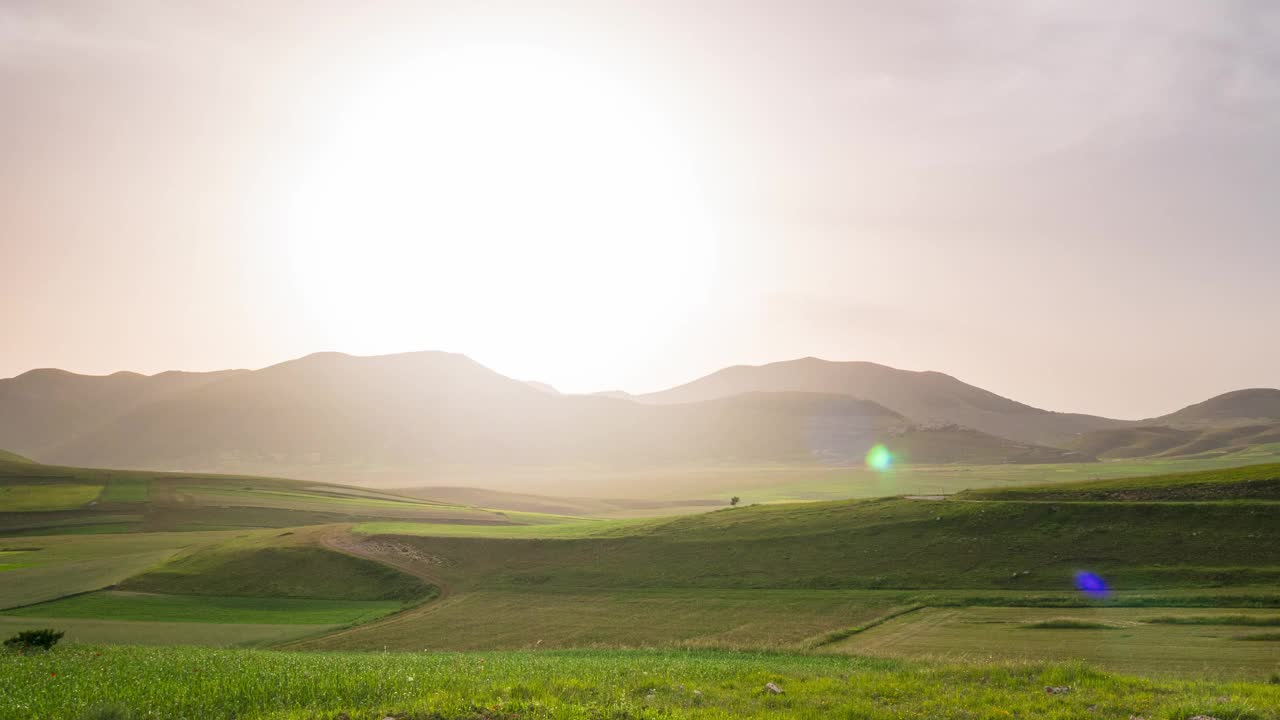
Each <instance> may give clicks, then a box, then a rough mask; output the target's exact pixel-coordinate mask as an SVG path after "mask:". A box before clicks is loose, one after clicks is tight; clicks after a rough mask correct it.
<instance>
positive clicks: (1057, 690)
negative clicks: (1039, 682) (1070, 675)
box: [1044, 685, 1071, 695]
mask: <svg viewBox="0 0 1280 720" xmlns="http://www.w3.org/2000/svg"><path fill="white" fill-rule="evenodd" d="M1044 691H1045V692H1047V693H1049V694H1050V695H1065V694H1067V693H1069V692H1071V687H1070V686H1069V685H1050V686H1048V687H1046V688H1045V689H1044Z"/></svg>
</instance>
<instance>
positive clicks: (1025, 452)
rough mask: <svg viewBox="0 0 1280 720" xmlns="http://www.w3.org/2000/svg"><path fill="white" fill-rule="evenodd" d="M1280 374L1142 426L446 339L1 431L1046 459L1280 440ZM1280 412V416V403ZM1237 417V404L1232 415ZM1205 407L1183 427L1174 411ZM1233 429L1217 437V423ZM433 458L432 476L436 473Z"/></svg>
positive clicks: (120, 445) (154, 461) (113, 401)
mask: <svg viewBox="0 0 1280 720" xmlns="http://www.w3.org/2000/svg"><path fill="white" fill-rule="evenodd" d="M1276 397H1280V391H1276V390H1245V391H1240V392H1238V393H1228V394H1226V395H1223V396H1220V397H1219V398H1212V399H1210V400H1209V401H1206V402H1205V403H1200V404H1197V405H1193V406H1190V407H1188V408H1185V409H1184V410H1181V411H1178V412H1177V413H1172V414H1170V415H1168V416H1163V417H1162V418H1158V419H1157V420H1156V421H1152V422H1149V423H1134V422H1128V421H1122V420H1112V419H1109V418H1101V417H1095V416H1090V415H1075V414H1064V413H1054V412H1050V411H1047V410H1041V409H1039V408H1034V407H1031V406H1028V405H1025V404H1023V403H1018V402H1016V401H1013V400H1010V399H1008V398H1004V397H1001V396H999V395H996V394H994V393H991V392H988V391H986V390H983V389H981V388H978V387H975V386H972V385H968V384H966V383H964V382H961V381H960V380H957V379H956V378H954V377H951V376H949V375H945V374H943V373H937V372H909V371H904V370H897V369H894V368H890V367H887V366H883V365H876V364H874V363H866V362H829V361H825V360H818V359H816V358H804V359H801V360H794V361H787V362H780V363H771V364H769V365H763V366H758V367H753V366H738V367H732V368H726V369H725V370H722V371H719V372H717V373H713V374H711V375H709V376H707V377H704V378H701V379H699V380H695V381H693V382H691V383H688V384H685V385H682V386H679V387H676V388H672V389H670V390H667V391H663V392H660V393H652V394H649V395H643V396H630V395H625V394H620V393H619V394H613V393H608V394H596V395H572V394H561V393H557V392H555V391H554V390H553V389H552V388H550V386H547V385H545V384H543V383H538V382H528V381H520V380H515V379H512V378H509V377H505V376H503V375H501V374H499V373H496V372H494V371H492V370H490V369H488V368H486V367H484V366H482V365H480V364H479V363H476V362H475V361H473V360H471V359H470V358H468V357H466V356H464V355H458V354H453V353H444V352H419V353H404V354H400V355H382V356H370V357H358V356H351V355H345V354H342V353H316V354H313V355H308V356H306V357H303V358H298V359H296V360H290V361H287V362H283V363H279V364H277V365H273V366H270V367H267V368H263V369H261V370H229V371H222V372H214V373H177V372H174V373H161V374H159V375H153V376H143V375H138V374H135V373H116V374H114V375H109V376H84V375H75V374H73V373H67V372H65V371H59V370H37V371H32V372H29V373H24V374H23V375H20V376H18V377H15V378H10V379H8V380H0V447H4V448H6V449H9V450H12V451H13V452H16V453H21V454H22V455H25V456H30V457H32V458H33V459H35V460H38V461H41V462H49V463H61V464H66V465H81V466H100V467H120V468H132V469H158V470H182V471H207V472H235V473H262V474H277V475H279V474H294V475H295V476H299V477H306V476H307V474H308V473H309V472H311V470H310V469H323V470H324V471H325V473H324V475H323V477H326V478H332V477H335V474H337V475H338V476H345V475H346V474H348V473H350V474H352V475H355V474H359V473H360V472H362V471H364V470H367V469H370V468H376V469H394V470H396V471H400V470H405V471H407V472H408V473H409V474H410V475H415V476H416V474H418V473H419V471H422V472H424V473H426V471H428V470H430V471H432V472H431V473H426V474H424V475H422V476H421V479H422V481H423V483H424V484H427V483H429V482H432V481H435V482H437V483H438V482H439V481H440V480H445V479H448V477H449V472H450V469H451V468H455V469H456V468H473V467H483V468H510V467H544V468H546V467H553V468H554V467H569V466H574V467H595V468H644V467H657V466H681V467H712V466H719V467H725V466H728V467H735V466H752V465H769V464H779V463H788V464H789V463H808V464H816V465H825V466H840V467H843V466H849V465H860V464H861V463H862V460H863V458H864V455H865V454H866V453H867V451H868V450H869V449H870V448H871V447H872V446H874V445H876V444H884V445H887V446H888V447H889V449H890V450H891V451H892V452H893V453H894V454H895V455H896V456H897V458H898V459H899V460H900V461H905V462H917V463H969V464H997V463H1010V462H1013V463H1042V462H1080V461H1091V460H1093V459H1095V457H1130V456H1140V455H1144V454H1145V455H1154V454H1169V453H1175V454H1176V453H1183V452H1193V451H1194V452H1200V451H1202V448H1205V447H1208V446H1217V447H1226V448H1238V447H1240V446H1242V445H1247V444H1249V443H1252V442H1263V441H1271V440H1270V438H1272V434H1271V428H1270V427H1269V422H1270V421H1264V422H1254V424H1253V426H1250V427H1253V428H1254V429H1253V430H1245V429H1243V428H1244V426H1245V423H1242V422H1241V423H1236V425H1237V426H1239V427H1240V428H1242V429H1238V430H1234V431H1232V432H1233V433H1234V434H1231V433H1228V434H1226V435H1224V434H1223V433H1222V432H1220V430H1221V428H1219V427H1217V425H1220V424H1222V423H1223V422H1227V421H1228V420H1230V419H1231V418H1234V417H1235V416H1236V415H1238V414H1240V413H1254V414H1257V413H1263V414H1265V413H1271V412H1280V411H1276V410H1274V409H1273V408H1274V406H1273V404H1272V401H1273V400H1274V399H1275V398H1276ZM1278 417H1280V416H1278ZM1224 418H1225V419H1224ZM1165 422H1168V423H1175V422H1182V423H1189V424H1191V425H1194V426H1195V427H1196V428H1198V429H1197V430H1196V432H1205V433H1207V434H1206V435H1205V436H1204V437H1200V436H1199V435H1197V434H1195V433H1194V432H1191V431H1190V430H1178V432H1177V433H1170V432H1167V431H1166V430H1163V429H1158V430H1149V429H1144V428H1146V427H1147V426H1148V425H1149V426H1151V427H1159V428H1167V427H1170V426H1166V425H1165V424H1164V423H1165ZM1215 433H1216V434H1215ZM432 473H434V474H432Z"/></svg>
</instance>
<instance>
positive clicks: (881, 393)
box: [639, 358, 1127, 446]
mask: <svg viewBox="0 0 1280 720" xmlns="http://www.w3.org/2000/svg"><path fill="white" fill-rule="evenodd" d="M745 392H818V393H836V394H842V395H850V396H853V397H859V398H864V399H867V400H872V401H874V402H877V403H879V404H881V405H883V406H885V407H887V408H890V409H891V410H893V411H895V412H898V413H901V414H902V415H905V416H906V417H909V418H911V419H912V420H914V421H916V422H918V423H943V424H954V425H960V426H964V427H970V428H974V429H977V430H981V431H982V432H985V433H988V434H991V435H996V436H999V437H1006V438H1010V439H1013V440H1018V441H1020V442H1026V443H1036V444H1041V445H1059V446H1061V445H1064V444H1066V443H1068V442H1069V441H1070V440H1071V439H1072V438H1074V437H1075V436H1077V435H1079V434H1080V433H1083V432H1088V431H1090V430H1098V429H1102V428H1109V427H1118V426H1122V425H1125V424H1127V423H1126V422H1125V421H1122V420H1111V419H1109V418H1103V417H1096V416H1093V415H1078V414H1072V413H1056V412H1050V411H1048V410H1041V409H1039V408H1034V407H1031V406H1030V405H1024V404H1022V403H1020V402H1016V401H1014V400H1010V399H1008V398H1004V397H1001V396H999V395H996V394H995V393H992V392H989V391H987V390H983V389H982V388H978V387H974V386H973V385H969V384H967V383H964V382H961V381H960V380H957V379H956V378H954V377H951V376H950V375H944V374H943V373H939V372H911V371H907V370H898V369H896V368H891V367H887V366H884V365H877V364H875V363H869V362H830V361H827V360H820V359H818V358H803V359H800V360H790V361H785V362H776V363H770V364H768V365H758V366H754V365H739V366H735V367H730V368H725V369H724V370H720V371H718V372H714V373H712V374H710V375H707V376H706V377H703V378H700V379H698V380H694V381H693V382H690V383H688V384H685V385H681V386H679V387H675V388H672V389H670V390H664V391H662V392H657V393H651V394H649V395H643V396H640V397H639V399H640V400H642V401H644V402H650V403H688V402H699V401H705V400H710V399H714V398H721V397H727V396H731V395H737V394H740V393H745Z"/></svg>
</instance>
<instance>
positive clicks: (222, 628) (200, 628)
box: [0, 615, 342, 718]
mask: <svg viewBox="0 0 1280 720" xmlns="http://www.w3.org/2000/svg"><path fill="white" fill-rule="evenodd" d="M50 626H54V627H56V628H57V629H58V630H61V631H63V632H65V633H66V634H67V635H66V637H65V638H64V639H63V640H62V643H63V645H64V646H66V647H67V648H69V649H70V648H74V647H75V646H77V645H147V646H156V645H198V646H203V647H273V646H275V645H279V644H281V643H287V642H292V641H295V640H298V639H301V638H306V637H309V636H311V635H316V634H325V633H329V632H334V631H336V630H340V629H341V628H342V625H299V624H297V623H277V624H253V623H249V624H245V623H193V622H139V621H134V620H106V619H102V618H58V619H56V620H43V619H35V618H26V617H9V616H6V615H0V635H3V636H4V637H6V638H7V637H10V636H12V635H14V634H16V633H19V632H22V631H23V630H31V629H33V628H35V627H50ZM0 717H3V718H8V717H11V716H9V715H5V714H4V712H3V711H0ZM50 717H56V716H50Z"/></svg>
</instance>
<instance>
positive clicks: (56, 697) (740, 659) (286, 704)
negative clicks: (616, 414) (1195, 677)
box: [0, 647, 1280, 720]
mask: <svg viewBox="0 0 1280 720" xmlns="http://www.w3.org/2000/svg"><path fill="white" fill-rule="evenodd" d="M0 676H3V677H4V678H6V682H5V683H3V684H0V714H2V715H3V716H5V717H31V718H54V717H57V718H75V717H77V716H79V715H80V714H81V713H83V712H85V711H86V710H90V709H93V708H104V707H111V706H113V705H114V706H116V707H117V708H118V709H119V710H120V712H121V713H122V714H123V715H124V716H126V717H128V716H129V714H135V713H136V714H137V716H139V717H141V716H143V714H144V713H145V716H147V717H199V718H232V717H235V718H239V719H241V720H301V719H303V718H307V719H308V720H312V719H314V718H317V717H325V718H328V717H333V716H336V715H337V714H338V713H347V714H348V715H349V716H350V717H351V718H352V720H377V719H378V718H382V717H386V716H395V717H411V718H415V719H422V720H426V719H427V718H432V719H434V720H454V719H464V718H465V719H468V720H479V719H480V718H486V719H488V720H515V718H584V719H585V718H593V719H597V720H613V719H616V720H622V719H623V718H627V719H634V718H658V717H665V718H683V717H703V718H765V717H768V718H829V717H858V718H867V719H868V720H889V719H890V718H893V719H894V720H897V719H899V718H903V717H922V718H923V717H928V718H938V719H950V718H955V719H957V720H959V719H961V718H963V719H965V720H971V719H974V718H1009V717H1043V718H1068V717H1122V718H1123V717H1130V716H1142V717H1152V718H1178V719H1181V718H1188V717H1190V716H1192V715H1196V714H1207V715H1211V716H1213V717H1218V718H1237V719H1245V718H1247V719H1250V720H1274V719H1275V718H1277V717H1280V687H1276V686H1267V685H1261V684H1252V685H1251V684H1239V683H1237V684H1223V683H1212V682H1180V681H1167V680H1165V681H1152V680H1138V679H1133V678H1128V677H1122V676H1116V675H1110V674H1106V673H1101V672H1097V671H1092V670H1088V669H1085V668H1083V667H1081V666H1079V665H1042V664H982V663H967V664H965V665H963V666H957V665H936V664H920V663H904V662H899V661H893V660H878V659H877V660H873V659H851V658H844V657H822V656H789V655H777V654H763V655H755V654H741V653H732V654H730V653H714V652H705V651H703V652H617V651H577V652H540V653H520V652H517V653H481V654H446V655H437V654H427V655H424V654H394V653H393V654H304V653H283V652H269V653H268V652H260V651H243V650H242V651H219V650H201V649H190V648H185V649H143V648H118V647H109V648H97V649H95V648H84V649H67V650H58V651H55V652H53V653H49V654H41V655H29V656H25V657H20V656H16V655H11V654H10V655H0ZM766 683H775V684H777V685H778V686H780V687H781V688H782V689H783V691H784V692H783V694H780V695H775V694H771V693H769V692H767V691H766V690H765V684H766ZM1046 687H1068V688H1070V690H1069V691H1068V692H1065V693H1062V694H1050V693H1046V692H1045V688H1046Z"/></svg>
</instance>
